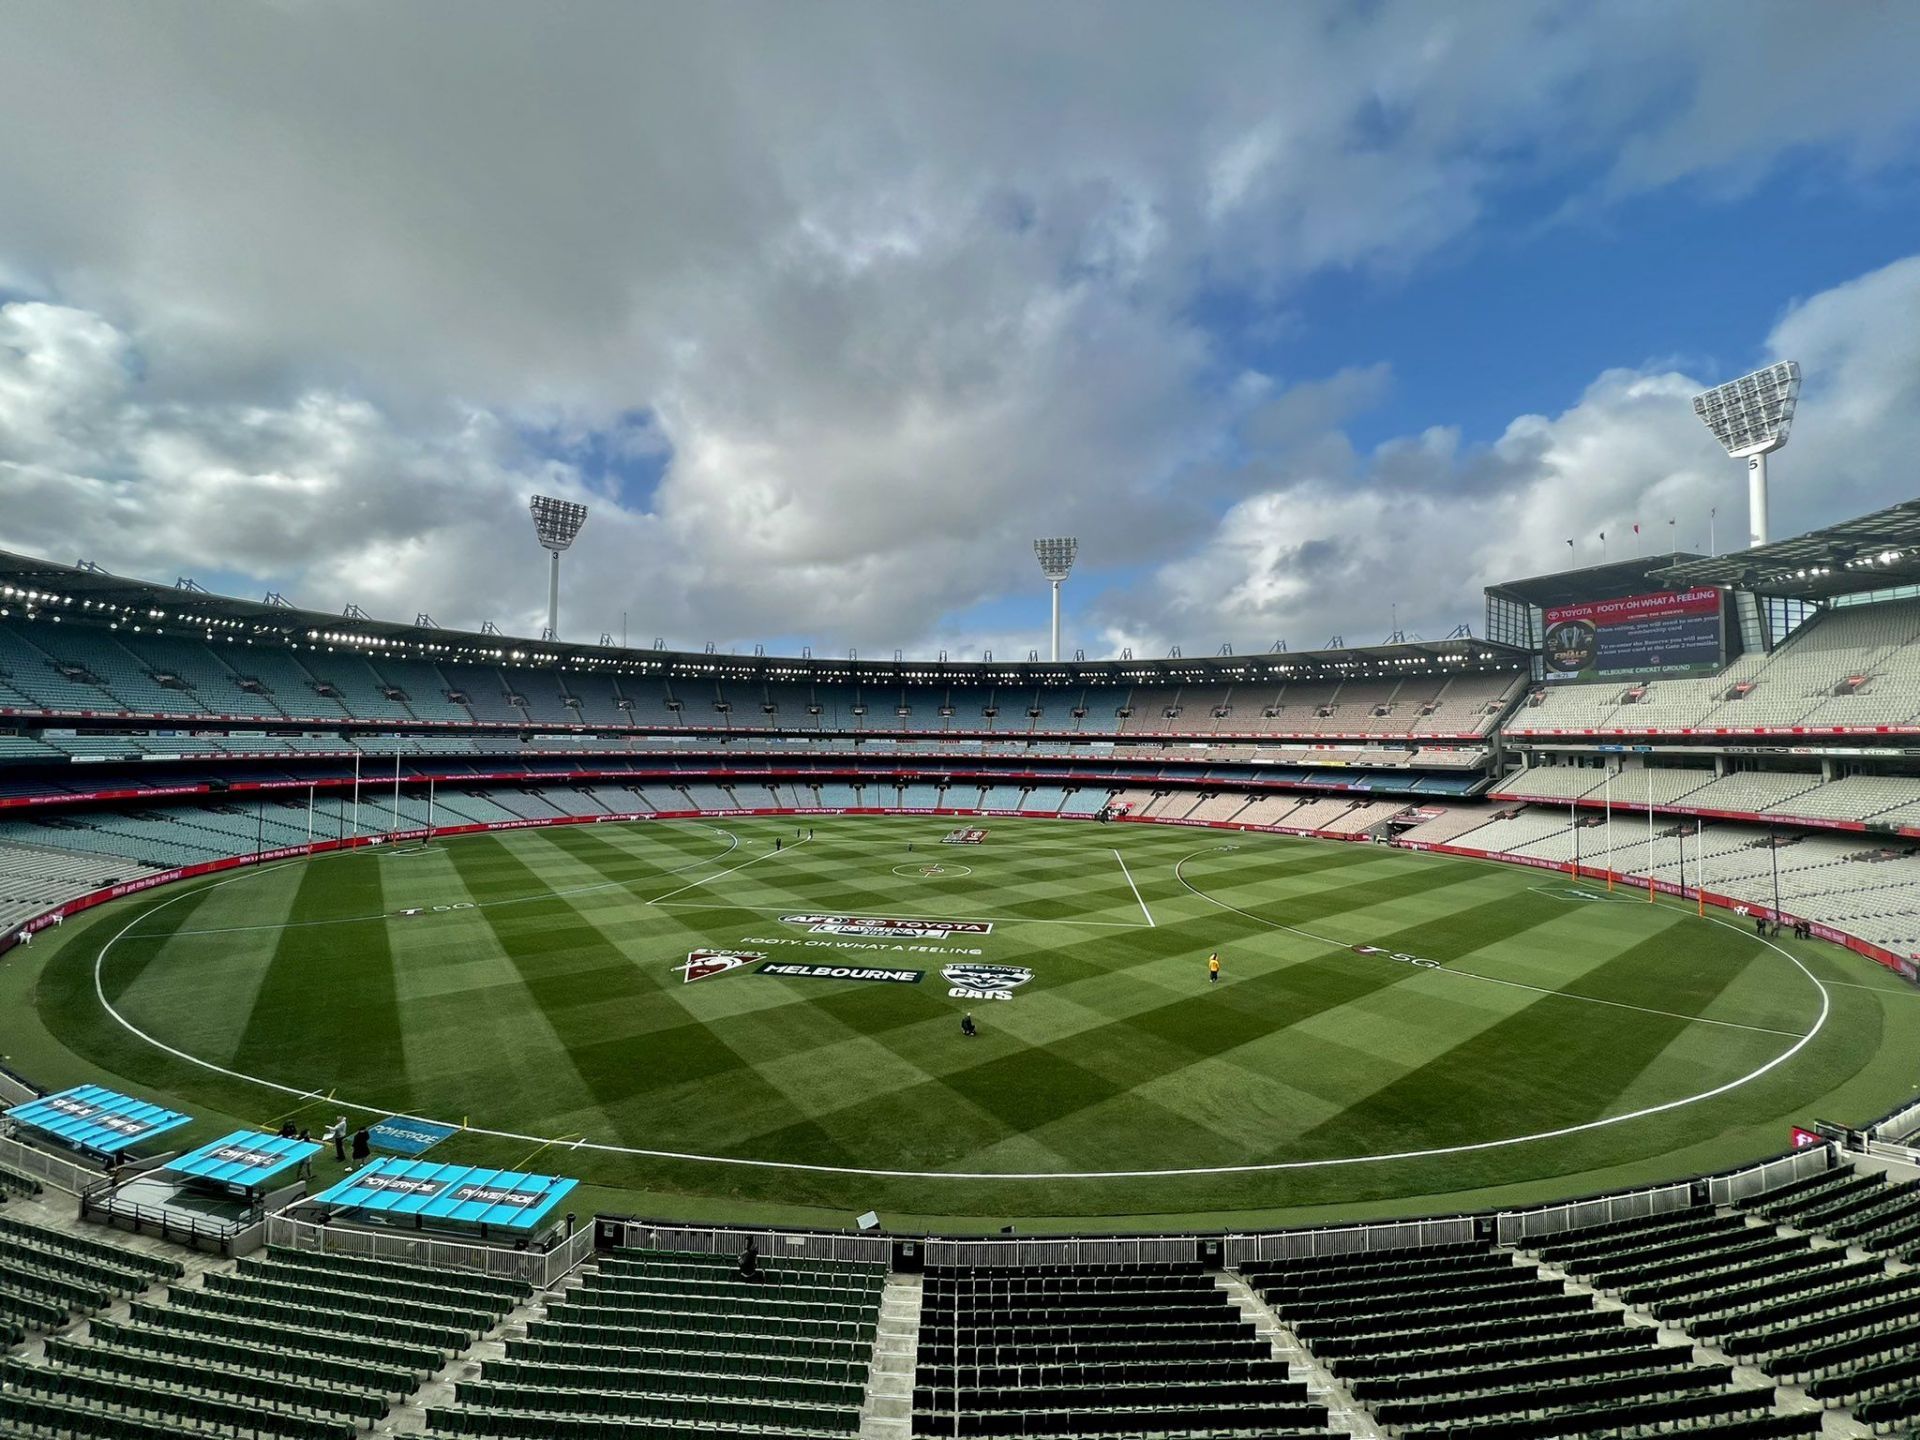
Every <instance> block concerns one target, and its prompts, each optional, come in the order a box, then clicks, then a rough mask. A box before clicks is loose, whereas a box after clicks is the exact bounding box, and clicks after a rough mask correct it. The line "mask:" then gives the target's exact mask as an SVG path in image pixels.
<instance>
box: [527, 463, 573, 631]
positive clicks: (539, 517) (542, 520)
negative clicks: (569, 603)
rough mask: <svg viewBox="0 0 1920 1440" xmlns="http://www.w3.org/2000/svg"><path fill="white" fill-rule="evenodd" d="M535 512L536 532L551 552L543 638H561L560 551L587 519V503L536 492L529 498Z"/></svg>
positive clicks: (567, 544)
mask: <svg viewBox="0 0 1920 1440" xmlns="http://www.w3.org/2000/svg"><path fill="white" fill-rule="evenodd" d="M527 508H528V509H529V510H531V511H532V512H533V533H534V534H535V535H536V536H538V537H539V540H540V546H541V548H542V549H543V550H545V551H546V552H547V556H548V559H549V561H550V562H551V563H550V564H549V565H548V566H547V628H546V631H545V633H543V634H542V635H541V637H540V638H541V639H543V640H558V639H559V638H560V552H561V551H562V550H564V549H566V548H567V547H568V546H569V545H571V544H573V537H574V536H576V535H578V534H579V533H580V527H581V526H582V525H584V524H586V523H587V507H586V506H584V505H581V504H578V503H577V502H575V501H572V500H556V499H554V497H553V496H551V495H535V496H534V497H533V498H532V499H531V500H530V501H528V502H527Z"/></svg>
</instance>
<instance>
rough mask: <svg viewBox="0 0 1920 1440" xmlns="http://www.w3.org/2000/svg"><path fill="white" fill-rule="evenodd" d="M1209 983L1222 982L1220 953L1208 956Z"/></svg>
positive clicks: (1216, 983)
mask: <svg viewBox="0 0 1920 1440" xmlns="http://www.w3.org/2000/svg"><path fill="white" fill-rule="evenodd" d="M1207 983H1208V984H1209V985H1218V984H1219V983H1220V957H1219V956H1218V955H1209V956H1208V957H1207Z"/></svg>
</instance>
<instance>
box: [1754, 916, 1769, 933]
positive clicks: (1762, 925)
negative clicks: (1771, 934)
mask: <svg viewBox="0 0 1920 1440" xmlns="http://www.w3.org/2000/svg"><path fill="white" fill-rule="evenodd" d="M1753 933H1754V934H1756V935H1764V934H1766V933H1767V922H1766V921H1765V920H1764V919H1762V918H1761V917H1760V916H1758V915H1756V916H1754V917H1753Z"/></svg>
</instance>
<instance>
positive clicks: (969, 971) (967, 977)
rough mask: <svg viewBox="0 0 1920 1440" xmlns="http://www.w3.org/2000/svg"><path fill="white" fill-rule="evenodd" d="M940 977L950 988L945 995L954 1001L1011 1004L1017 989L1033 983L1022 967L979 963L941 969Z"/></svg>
mask: <svg viewBox="0 0 1920 1440" xmlns="http://www.w3.org/2000/svg"><path fill="white" fill-rule="evenodd" d="M940 974H941V976H942V977H943V978H944V979H945V980H946V982H947V984H949V985H951V986H952V987H953V988H952V989H951V990H949V991H947V994H948V995H950V996H951V997H952V998H954V999H955V1000H1011V999H1012V998H1013V992H1014V988H1015V987H1016V986H1020V985H1024V984H1026V983H1027V981H1029V980H1031V979H1033V971H1031V970H1029V969H1027V968H1026V967H1025V966H1024V965H990V964H987V963H985V962H984V961H978V960H975V961H967V962H964V963H961V964H957V965H942V966H941V967H940Z"/></svg>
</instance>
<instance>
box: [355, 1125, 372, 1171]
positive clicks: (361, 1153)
mask: <svg viewBox="0 0 1920 1440" xmlns="http://www.w3.org/2000/svg"><path fill="white" fill-rule="evenodd" d="M372 1153H373V1137H372V1136H371V1135H369V1134H367V1127H366V1126H364V1125H362V1126H361V1127H360V1128H359V1129H358V1130H356V1131H354V1132H353V1163H354V1164H355V1165H358V1164H359V1163H360V1162H361V1161H362V1160H365V1159H366V1158H367V1157H368V1156H369V1155H371V1154H372Z"/></svg>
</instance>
